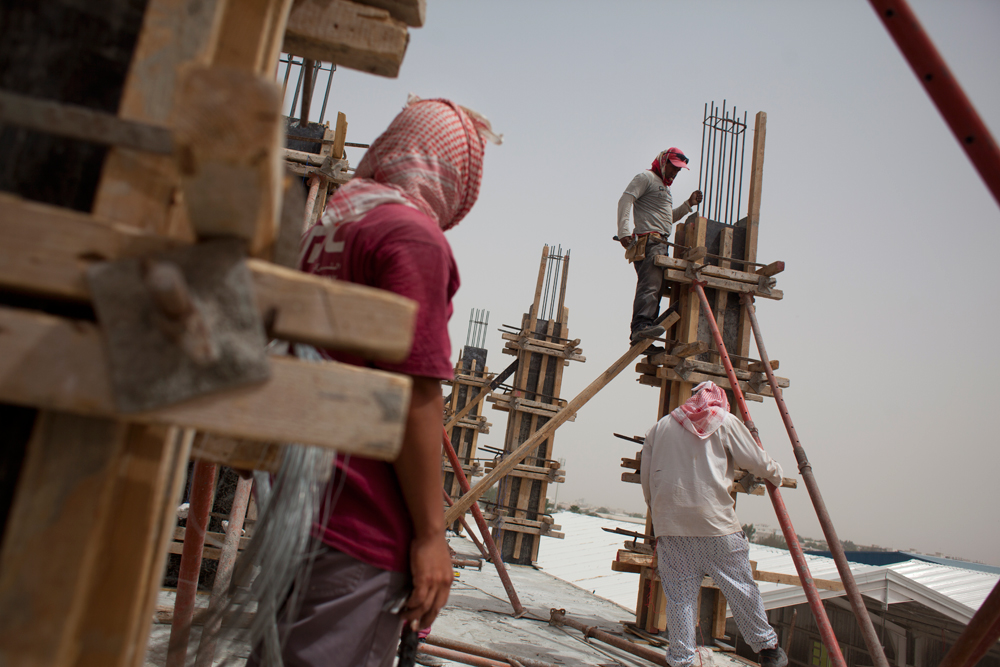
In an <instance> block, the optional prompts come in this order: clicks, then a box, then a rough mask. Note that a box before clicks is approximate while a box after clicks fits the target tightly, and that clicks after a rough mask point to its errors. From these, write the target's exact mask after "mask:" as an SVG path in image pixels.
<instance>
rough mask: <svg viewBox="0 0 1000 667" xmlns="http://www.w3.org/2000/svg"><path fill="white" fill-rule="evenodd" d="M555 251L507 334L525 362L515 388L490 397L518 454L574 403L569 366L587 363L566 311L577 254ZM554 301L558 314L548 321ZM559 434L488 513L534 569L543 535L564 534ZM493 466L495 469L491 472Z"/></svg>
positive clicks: (512, 558)
mask: <svg viewBox="0 0 1000 667" xmlns="http://www.w3.org/2000/svg"><path fill="white" fill-rule="evenodd" d="M552 250H553V249H552V248H550V247H549V246H545V248H544V249H543V250H542V258H541V263H540V265H539V269H538V282H537V284H536V287H535V298H534V302H533V303H532V305H531V309H530V310H529V312H528V313H527V314H525V315H524V316H523V317H522V320H521V329H520V331H519V332H518V333H504V334H503V338H504V340H505V341H506V342H505V344H504V350H503V351H504V354H510V355H514V356H517V358H518V366H517V372H516V373H515V375H514V381H513V391H512V392H511V393H509V394H505V395H503V396H497V395H495V396H492V397H490V399H488V400H490V401H491V402H492V403H493V407H494V409H497V410H503V411H506V412H507V413H508V417H507V432H506V435H505V439H504V451H505V452H512V451H514V450H515V449H517V448H518V446H519V445H521V444H522V443H524V442H525V441H527V440H528V439H529V438H530V437H531V435H532V434H533V433H535V432H536V431H537V430H538V429H539V428H540V427H541V426H542V425H544V424H545V423H546V422H547V421H549V419H551V418H552V416H554V415H555V414H556V413H557V412H559V410H560V409H562V408H563V407H564V406H565V405H566V401H565V400H563V399H561V398H559V394H560V392H561V388H562V374H563V368H564V367H565V366H567V365H568V364H569V362H570V361H585V358H584V357H583V356H582V355H581V354H580V349H579V347H578V345H579V343H580V341H579V339H576V340H570V339H569V329H568V319H569V311H568V309H567V308H566V307H565V300H566V279H567V277H568V275H569V255H568V254H567V255H565V256H562V257H559V256H556V255H555V254H554V253H553V252H552ZM550 262H561V263H562V266H561V271H559V270H557V267H556V265H555V264H553V266H552V267H549V263H550ZM547 277H548V278H549V280H547V279H546V278H547ZM553 278H556V279H558V280H555V279H553ZM557 284H558V289H556V285H557ZM556 295H558V303H556ZM550 296H551V301H550V303H551V304H552V306H551V307H550V308H549V310H550V311H551V315H552V316H551V317H549V318H548V319H540V317H539V314H540V313H541V312H543V310H545V300H546V298H549V297H550ZM554 437H555V435H554V434H553V435H551V436H549V437H548V438H547V439H545V440H544V441H543V442H541V443H540V444H539V445H538V447H537V448H535V449H534V450H533V451H532V452H531V453H529V454H528V456H527V457H526V458H525V459H524V461H523V463H522V464H520V465H517V466H515V467H514V468H513V470H511V471H510V472H509V473H507V475H506V476H505V477H504V479H503V480H502V481H501V482H500V484H499V487H498V492H497V500H496V506H495V507H494V508H493V509H492V511H487V512H484V514H485V515H487V516H488V517H490V518H491V520H492V522H493V525H494V531H493V532H494V539H495V540H496V542H497V545H498V546H499V548H500V551H501V554H502V555H503V557H504V560H505V561H507V562H511V563H518V564H523V565H527V564H531V563H533V562H535V561H536V560H537V559H538V546H539V542H540V538H541V537H542V536H543V535H548V536H551V537H562V534H561V533H558V532H556V531H557V529H558V526H554V525H552V521H551V518H550V517H547V516H545V500H546V493H547V490H548V485H549V484H550V483H555V482H561V481H562V480H563V479H564V477H563V473H562V470H561V469H560V466H559V463H558V462H557V461H554V460H553V440H554ZM494 465H495V463H494ZM492 467H493V466H491V465H490V464H487V468H492Z"/></svg>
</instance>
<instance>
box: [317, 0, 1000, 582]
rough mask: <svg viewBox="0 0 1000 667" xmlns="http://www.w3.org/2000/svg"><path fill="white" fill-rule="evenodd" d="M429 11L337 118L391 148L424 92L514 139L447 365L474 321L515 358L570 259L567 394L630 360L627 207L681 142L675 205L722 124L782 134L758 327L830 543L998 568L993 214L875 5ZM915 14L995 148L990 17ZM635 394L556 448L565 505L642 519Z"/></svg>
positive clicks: (515, 5)
mask: <svg viewBox="0 0 1000 667" xmlns="http://www.w3.org/2000/svg"><path fill="white" fill-rule="evenodd" d="M428 5H429V6H428V9H427V25H426V27H424V28H421V29H413V30H411V33H410V45H409V50H408V52H407V54H406V58H405V60H404V63H403V67H402V71H401V73H400V76H399V78H398V79H394V80H393V79H383V78H379V77H375V76H371V75H363V74H360V73H357V72H353V71H351V70H347V69H341V70H339V71H338V72H337V73H336V76H335V77H334V81H333V90H332V92H331V101H330V104H331V108H332V109H333V110H339V111H343V112H345V113H346V114H347V118H348V122H349V131H348V141H352V142H360V143H367V142H369V141H370V140H372V139H374V138H375V137H376V136H377V135H378V134H379V133H380V132H381V131H382V130H383V129H385V127H386V126H387V125H388V123H389V121H390V120H391V119H392V118H393V117H394V116H395V114H396V113H398V111H399V109H400V108H401V107H402V106H403V104H404V103H405V100H406V95H407V93H409V92H413V93H416V94H418V95H420V96H421V97H449V98H452V99H454V100H455V101H457V102H459V103H461V104H463V105H466V106H468V107H471V108H473V109H476V110H478V111H480V112H482V113H484V114H486V115H487V116H488V117H489V118H490V119H491V120H492V121H493V124H494V128H495V129H496V130H497V131H499V132H502V133H503V134H504V135H505V139H506V141H505V142H504V145H503V146H500V147H497V146H493V145H490V146H488V147H487V151H486V152H487V156H486V166H485V176H484V182H483V188H482V193H481V195H480V198H479V202H478V203H477V204H476V206H475V208H474V209H473V210H472V212H471V214H470V215H469V216H468V217H467V218H466V219H465V220H464V221H463V222H462V224H461V225H460V226H459V227H457V228H456V229H455V230H453V231H451V232H449V239H450V241H451V243H452V246H453V248H454V251H455V255H456V257H457V259H458V263H459V267H460V270H461V272H462V283H463V284H462V289H461V291H460V292H459V294H458V296H457V297H456V300H455V316H454V318H453V321H452V324H451V335H452V342H453V347H454V350H455V355H456V356H457V354H458V350H459V348H460V347H461V345H462V344H463V343H464V341H465V337H466V330H467V324H468V319H469V313H470V311H471V309H473V308H483V309H487V310H489V311H491V313H492V314H491V326H490V332H489V335H488V338H487V347H488V348H489V350H490V358H489V360H488V362H489V366H490V368H491V369H492V370H495V371H499V370H500V369H502V368H503V367H505V366H506V365H507V364H508V363H509V362H510V360H511V359H512V358H511V357H509V356H507V355H502V354H501V352H500V350H501V349H502V341H501V339H500V334H499V333H498V332H497V331H496V328H497V327H498V326H499V325H500V324H502V323H504V324H515V323H517V322H519V321H520V320H519V317H520V315H521V313H523V312H526V310H527V309H528V307H529V306H530V303H531V299H532V296H533V290H534V284H535V277H536V273H537V267H538V260H539V256H540V253H541V249H542V245H543V244H545V243H549V244H561V245H562V246H563V247H564V248H570V249H571V250H572V255H571V257H572V259H571V265H570V275H569V287H568V293H567V298H566V303H567V306H568V307H569V309H570V320H569V330H570V333H571V335H572V337H579V338H581V339H582V343H581V345H582V347H583V352H584V354H585V356H586V357H587V362H586V363H584V364H579V363H574V364H572V365H571V366H570V367H568V368H567V369H566V372H565V376H564V381H563V397H564V398H567V399H570V398H572V397H573V396H575V395H576V394H577V393H578V392H579V391H580V390H581V389H583V388H584V387H585V386H586V385H587V384H589V383H590V382H591V381H592V380H593V379H594V378H595V377H596V376H597V375H598V374H599V373H601V372H602V371H603V370H605V369H606V368H607V367H608V366H609V365H610V364H611V362H612V361H614V360H615V359H616V358H618V357H619V356H620V355H621V354H622V353H623V352H624V351H625V349H626V339H627V335H628V321H629V318H630V314H631V303H632V295H633V290H634V286H635V274H634V271H633V270H632V268H631V267H630V266H629V265H628V264H627V263H626V262H625V261H624V260H623V259H622V252H621V249H620V248H619V246H617V244H614V243H613V242H612V241H611V236H612V234H614V233H615V209H616V204H617V202H618V198H619V196H620V195H621V193H622V191H623V190H624V188H625V186H626V185H627V184H628V182H629V181H630V180H631V178H632V177H633V176H634V175H635V174H636V173H638V172H639V171H641V170H643V169H645V168H646V167H647V166H648V165H649V163H650V162H651V160H652V158H653V157H654V156H655V155H656V153H657V152H658V151H660V150H662V149H664V148H666V147H668V146H679V147H681V148H682V149H683V150H685V151H687V153H688V155H689V156H691V155H694V156H695V159H694V160H692V164H691V167H692V171H691V172H684V173H683V174H682V175H681V176H679V177H678V178H677V180H676V181H675V184H674V187H673V192H674V198H675V201H680V200H682V199H683V198H685V197H687V196H688V195H689V194H690V192H691V191H692V190H693V189H695V187H696V186H697V169H698V166H697V164H696V162H697V155H698V153H699V147H700V145H701V120H702V114H703V109H704V104H705V103H706V102H711V101H713V100H714V101H715V102H717V103H719V104H721V103H722V100H723V99H726V100H728V103H729V104H730V105H732V104H734V103H735V104H736V105H737V106H738V108H739V109H740V110H741V111H742V110H747V111H749V116H750V118H751V132H752V118H753V115H754V114H755V113H756V112H757V111H761V110H762V111H766V112H767V121H768V122H767V144H766V158H765V163H764V181H763V196H762V207H761V224H760V238H759V244H758V258H759V261H763V262H770V261H774V260H779V259H780V260H784V261H785V262H786V265H787V269H786V271H785V272H784V273H783V274H781V275H779V276H778V287H779V288H780V289H782V290H783V291H784V293H785V298H784V300H782V301H779V302H773V301H767V300H763V299H761V300H759V301H758V306H759V307H758V317H759V320H760V323H761V328H762V330H763V333H764V337H765V342H766V343H767V349H768V352H769V354H770V356H771V357H772V358H773V359H779V360H780V361H781V368H780V371H779V373H778V374H779V375H782V376H785V377H788V378H790V380H791V387H790V388H789V389H787V390H786V392H785V397H786V400H787V402H788V405H789V408H790V410H791V413H792V416H793V418H794V420H795V425H796V427H797V430H798V432H799V435H800V437H801V438H802V441H803V444H804V446H805V448H806V451H807V453H808V455H809V458H810V460H811V462H812V463H813V467H814V471H815V474H816V476H817V478H818V481H819V483H820V487H821V489H822V491H823V494H824V497H825V499H826V502H827V505H828V507H829V510H830V513H831V515H832V517H833V519H834V522H835V524H836V527H837V530H838V533H839V535H840V537H841V538H842V539H850V540H853V541H854V542H857V543H859V544H872V543H874V544H879V545H881V546H884V547H892V548H896V549H910V548H912V549H917V550H920V551H924V552H929V553H933V552H943V553H945V554H948V555H953V556H956V557H965V558H969V559H974V560H980V561H984V562H987V563H990V564H992V565H1000V518H998V508H997V505H998V503H997V500H996V495H995V480H996V478H997V474H998V472H1000V448H998V441H1000V436H998V433H997V432H996V430H994V429H992V425H991V422H990V421H989V420H990V419H991V418H992V412H993V411H994V410H996V409H997V407H996V404H997V398H998V397H1000V388H998V387H1000V384H998V379H1000V351H998V345H997V343H996V341H995V339H994V336H995V335H996V333H997V331H998V325H1000V317H998V306H997V294H996V290H997V288H998V286H1000V280H998V278H997V275H996V270H995V268H994V262H995V257H996V252H997V249H998V248H1000V224H998V223H1000V209H998V207H997V205H996V203H995V202H994V201H993V199H992V197H991V196H990V195H989V193H988V191H987V190H986V188H985V186H984V185H983V184H982V182H981V181H980V179H979V177H978V175H977V174H976V173H975V171H974V170H973V168H972V167H971V165H970V163H969V162H968V160H967V158H966V157H965V154H964V153H963V152H962V150H961V149H960V147H959V146H958V144H957V142H956V141H955V139H954V138H953V137H952V135H951V133H950V131H949V130H948V128H947V126H946V125H945V124H944V122H943V121H942V119H941V118H940V116H939V114H938V112H937V110H936V109H935V108H934V107H933V105H932V104H931V102H930V100H929V98H928V97H927V95H926V93H925V92H924V91H923V88H922V87H921V86H920V85H919V83H918V82H917V80H916V78H915V77H914V75H913V73H912V72H911V70H910V69H909V66H908V65H907V64H906V62H905V61H904V59H903V57H902V56H901V54H900V53H899V51H898V50H897V48H896V46H895V44H894V43H893V42H892V40H891V38H890V37H889V35H888V33H887V32H886V31H885V29H884V28H883V27H882V24H881V22H880V21H879V20H878V18H877V17H876V15H875V13H874V11H873V10H872V9H871V7H870V5H869V4H868V3H867V2H863V1H862V0H838V1H837V2H822V3H820V2H793V1H791V0H789V1H786V2H778V1H774V2H762V1H757V2H752V3H748V2H735V1H721V0H720V1H716V2H712V3H707V2H695V1H687V2H684V1H673V2H629V1H621V0H615V1H611V0H607V1H605V2H583V1H579V0H576V1H574V2H516V1H510V0H507V1H505V2H493V3H486V2H458V1H457V0H453V1H448V0H429V2H428ZM911 6H912V7H913V9H914V11H915V12H916V13H917V15H918V17H919V18H920V20H921V21H922V23H923V25H924V27H925V28H926V29H927V30H928V32H929V33H930V35H931V38H932V39H933V40H934V42H935V43H936V45H937V46H938V48H939V49H940V51H941V52H942V54H943V55H944V57H945V59H946V60H947V62H948V64H949V66H950V67H951V69H952V71H953V72H954V74H955V75H956V76H957V78H958V79H959V81H960V82H961V84H962V85H963V86H964V88H965V91H966V93H967V94H968V95H969V97H970V98H971V99H972V101H973V103H974V104H975V105H976V107H977V109H978V111H979V113H980V114H981V115H982V117H983V119H984V120H985V122H986V124H987V126H989V127H990V128H991V130H992V132H993V134H994V136H995V137H996V136H997V133H998V131H1000V76H998V74H997V67H998V64H1000V40H997V38H996V35H997V33H998V31H1000V3H997V2H995V1H993V0H978V1H972V0H962V1H958V0H953V1H951V2H947V3H942V2H937V1H935V0H911ZM318 103H319V102H318V100H317V102H316V103H314V105H313V109H318ZM749 143H750V141H748V144H749ZM748 152H749V151H748ZM349 155H350V156H351V159H352V161H353V162H355V163H356V162H357V160H358V159H359V158H360V153H359V152H351V153H349ZM748 158H749V156H748ZM746 169H747V171H748V172H749V159H747V161H746ZM748 180H749V178H748V177H747V178H744V184H746V183H747V182H748ZM743 201H744V202H745V201H746V197H745V196H744V198H743ZM744 208H745V204H744ZM740 215H741V217H742V215H745V211H742V212H741V214H740ZM665 303H666V302H664V304H665ZM751 354H755V351H754V352H752V353H751ZM636 377H637V375H636V373H634V372H633V371H631V370H630V371H626V372H625V373H623V374H622V375H620V376H619V377H618V378H617V379H616V380H615V381H614V382H613V383H612V384H611V385H609V386H608V387H607V388H605V389H604V390H603V391H602V392H601V393H600V394H599V395H598V396H597V397H596V398H594V399H593V400H592V401H591V402H590V403H589V404H588V405H587V406H586V407H585V408H584V409H583V410H582V411H581V412H580V414H579V416H578V418H577V420H576V422H575V423H569V424H566V425H565V426H563V427H561V428H560V429H559V431H558V432H557V435H556V440H555V456H556V457H557V458H565V459H566V464H565V468H566V471H567V474H566V483H565V484H564V485H562V487H561V488H560V490H559V499H560V501H562V500H573V499H586V500H587V501H588V502H591V503H594V504H601V505H608V506H610V507H620V508H623V509H627V510H631V511H639V510H641V509H643V506H644V505H643V500H642V492H641V490H640V488H639V486H638V485H634V484H626V483H623V482H621V481H620V473H621V472H622V470H621V468H619V464H620V460H619V459H620V458H621V457H623V456H632V455H633V454H634V453H635V451H636V449H637V447H636V446H634V445H630V444H629V443H627V442H624V441H622V440H618V439H616V438H614V437H613V436H612V433H613V432H619V433H627V434H643V433H645V431H646V430H647V429H648V428H649V426H650V425H651V424H652V422H653V421H654V420H655V418H656V401H657V393H658V392H657V390H655V389H653V388H650V387H645V386H641V385H638V384H637V383H636V381H635V380H636ZM750 406H751V407H750V409H751V412H752V414H753V418H754V421H755V422H756V423H757V425H758V427H759V428H760V432H761V437H762V439H763V441H764V445H765V447H766V448H767V449H768V451H769V452H770V453H771V454H772V455H773V456H774V457H775V458H777V459H778V461H779V462H780V463H781V464H782V465H783V466H784V467H785V470H786V475H788V476H796V477H798V472H797V470H796V468H795V461H794V458H793V456H792V453H791V447H790V445H789V443H788V439H787V436H786V435H785V432H784V428H783V426H782V424H781V421H780V418H779V416H778V413H777V410H776V408H775V406H774V403H773V401H770V400H769V399H767V402H765V403H763V404H759V403H751V404H750ZM486 414H487V416H488V418H489V419H490V421H491V422H492V423H493V429H492V432H491V433H490V434H489V435H484V436H481V437H480V440H479V442H480V443H481V444H486V445H492V446H495V447H500V446H502V440H503V433H504V429H505V424H506V422H505V413H502V412H498V411H496V410H492V409H490V410H487V411H486ZM784 497H785V500H786V503H787V505H788V507H789V510H790V512H791V515H792V521H793V523H794V525H795V527H796V529H797V531H798V533H799V534H801V535H805V536H811V537H822V532H821V530H820V528H819V525H818V522H817V521H816V519H815V514H814V513H813V511H812V507H811V504H810V502H809V498H808V495H807V493H806V491H805V488H804V487H803V486H801V485H800V488H799V489H797V490H786V491H785V493H784ZM737 509H738V513H739V515H740V518H741V520H742V521H743V522H744V523H748V522H757V523H769V524H772V525H776V521H775V519H774V514H773V510H772V508H771V505H770V503H769V502H768V501H767V499H766V498H763V497H751V498H747V497H745V496H741V498H740V502H739V506H738V508H737ZM542 548H543V549H544V544H543V545H542Z"/></svg>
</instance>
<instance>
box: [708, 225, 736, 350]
mask: <svg viewBox="0 0 1000 667" xmlns="http://www.w3.org/2000/svg"><path fill="white" fill-rule="evenodd" d="M732 254H733V228H732V227H726V228H725V229H723V230H722V234H721V235H720V237H719V256H720V257H729V256H730V255H732ZM729 266H730V261H729V260H728V259H720V260H719V268H720V269H728V268H729ZM728 303H729V293H728V292H723V291H722V290H716V291H715V304H714V310H713V312H714V314H715V323H716V324H717V325H718V327H719V331H725V330H726V306H727V305H728ZM715 347H716V345H715V343H714V341H713V344H712V348H713V349H715ZM711 359H712V361H714V362H716V363H719V362H721V359H722V356H721V355H720V354H719V351H718V350H717V349H716V350H715V352H714V353H713V354H712V357H711Z"/></svg>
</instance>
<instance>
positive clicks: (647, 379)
mask: <svg viewBox="0 0 1000 667" xmlns="http://www.w3.org/2000/svg"><path fill="white" fill-rule="evenodd" d="M689 377H690V376H689ZM712 381H713V382H715V377H714V376H713V377H712ZM637 382H638V383H639V384H643V385H646V386H648V387H661V386H662V385H663V383H664V382H666V383H667V384H668V385H669V384H670V380H668V379H666V378H660V377H657V376H654V375H640V376H639V378H638V380H637ZM716 384H718V385H719V386H720V387H721V386H722V383H721V382H717V383H716ZM726 386H727V387H728V386H729V385H728V384H727V385H726ZM743 398H745V399H747V400H748V401H752V402H754V403H763V402H764V397H763V396H761V395H760V394H754V393H752V392H750V391H749V389H746V390H744V391H743ZM671 402H673V399H672V398H671ZM661 419H662V417H661Z"/></svg>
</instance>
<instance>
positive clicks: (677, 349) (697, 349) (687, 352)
mask: <svg viewBox="0 0 1000 667" xmlns="http://www.w3.org/2000/svg"><path fill="white" fill-rule="evenodd" d="M704 352H708V343H706V342H705V341H703V340H696V341H692V342H690V343H679V344H678V345H675V346H674V347H673V349H672V350H670V356H672V357H678V358H680V359H683V358H685V357H695V356H698V355H699V354H702V353H704ZM661 354H662V353H661ZM657 356H659V355H657ZM654 358H655V357H654ZM654 363H655V362H654Z"/></svg>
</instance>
